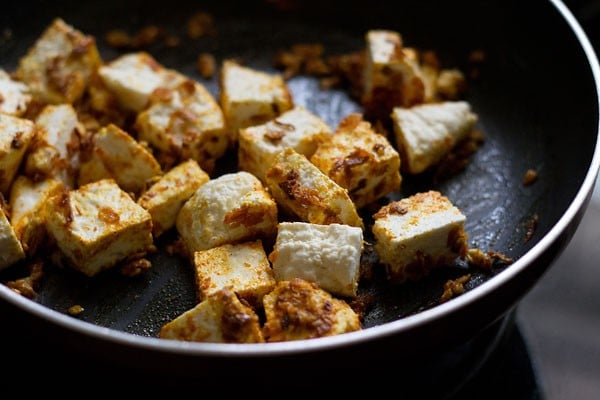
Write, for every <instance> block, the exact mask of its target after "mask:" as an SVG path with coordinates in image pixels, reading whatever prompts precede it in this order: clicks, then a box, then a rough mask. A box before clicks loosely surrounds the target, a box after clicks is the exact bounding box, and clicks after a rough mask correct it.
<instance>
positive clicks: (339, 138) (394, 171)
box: [310, 114, 402, 208]
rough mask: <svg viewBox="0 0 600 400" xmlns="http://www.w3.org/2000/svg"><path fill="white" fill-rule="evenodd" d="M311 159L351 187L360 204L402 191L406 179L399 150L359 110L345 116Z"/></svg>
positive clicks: (340, 181)
mask: <svg viewBox="0 0 600 400" xmlns="http://www.w3.org/2000/svg"><path fill="white" fill-rule="evenodd" d="M310 161H311V162H312V163H313V164H314V165H316V166H317V167H318V168H319V169H320V170H321V171H323V172H324V173H325V174H327V175H328V176H329V177H330V178H331V179H333V180H334V181H335V182H336V183H337V184H338V185H340V186H341V187H343V188H345V189H346V190H348V194H349V195H350V198H351V199H352V201H353V202H354V204H355V205H356V208H362V207H364V206H366V205H367V204H370V203H372V202H374V201H376V200H378V199H380V198H382V197H384V196H385V195H387V194H388V193H390V192H394V191H398V190H399V189H400V184H401V182H402V179H401V176H400V156H399V155H398V152H397V151H396V149H394V147H392V145H391V144H390V142H389V141H388V140H387V138H386V137H385V136H383V135H381V134H379V133H377V132H375V131H374V130H373V128H372V127H371V124H370V123H369V122H366V121H363V119H362V116H361V115H359V114H351V115H349V116H348V117H346V118H345V119H344V120H342V122H341V123H340V125H339V127H338V129H337V131H336V133H335V135H333V136H330V137H329V138H327V139H326V140H325V141H324V142H323V143H322V144H321V145H320V146H319V148H318V149H317V151H316V153H315V154H314V155H313V156H312V157H311V159H310Z"/></svg>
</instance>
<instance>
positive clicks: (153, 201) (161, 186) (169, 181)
mask: <svg viewBox="0 0 600 400" xmlns="http://www.w3.org/2000/svg"><path fill="white" fill-rule="evenodd" d="M209 180H210V177H209V176H208V174H207V173H206V172H205V171H203V170H202V168H200V166H199V165H198V163H197V162H196V161H194V160H188V161H184V162H183V163H181V164H179V165H176V166H175V167H173V168H172V169H170V170H169V171H168V172H167V173H166V174H164V175H163V176H161V177H160V179H159V180H158V181H156V182H155V183H154V184H153V185H152V186H151V187H150V188H149V189H148V190H147V191H145V192H144V193H143V194H142V195H141V196H140V198H139V199H138V201H137V202H138V204H139V205H140V206H142V207H144V208H145V209H146V210H148V212H149V213H150V215H152V233H153V234H154V237H158V236H160V235H161V234H163V233H164V232H165V231H167V230H169V229H171V228H172V227H173V226H175V220H176V219H177V214H178V213H179V210H181V207H183V204H184V203H185V202H186V201H187V200H188V199H189V198H190V197H192V195H193V194H194V193H195V192H196V190H197V189H198V188H199V187H200V186H201V185H203V184H205V183H206V182H208V181H209Z"/></svg>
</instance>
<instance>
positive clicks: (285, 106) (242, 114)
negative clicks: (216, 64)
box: [219, 60, 294, 144]
mask: <svg viewBox="0 0 600 400" xmlns="http://www.w3.org/2000/svg"><path fill="white" fill-rule="evenodd" d="M219 85H220V90H221V91H220V97H219V101H220V104H221V108H222V109H223V113H224V114H225V121H226V122H227V130H228V134H229V137H230V143H231V144H235V143H237V138H238V132H239V129H241V128H246V127H248V126H252V125H258V124H262V123H264V122H267V121H269V120H271V119H273V118H275V117H277V116H279V115H280V114H281V113H283V112H285V111H287V110H290V109H291V108H292V107H293V106H294V104H293V99H292V95H291V93H290V91H289V89H288V87H287V85H286V83H285V81H284V80H283V78H282V77H281V76H280V75H270V74H268V73H266V72H262V71H258V70H254V69H252V68H249V67H245V66H242V65H240V64H238V63H236V62H235V61H232V60H225V61H224V62H223V65H222V68H221V73H220V75H219Z"/></svg>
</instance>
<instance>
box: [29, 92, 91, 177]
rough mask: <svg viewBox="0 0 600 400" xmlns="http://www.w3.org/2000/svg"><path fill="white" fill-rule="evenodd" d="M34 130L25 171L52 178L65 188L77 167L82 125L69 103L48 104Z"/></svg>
mask: <svg viewBox="0 0 600 400" xmlns="http://www.w3.org/2000/svg"><path fill="white" fill-rule="evenodd" d="M35 123H36V127H37V133H36V136H35V138H34V140H33V142H32V144H31V146H30V150H29V154H28V156H27V160H26V162H25V173H26V174H27V175H28V176H30V177H32V178H35V179H36V180H37V179H39V178H56V179H58V180H60V181H61V182H63V183H64V184H65V185H66V186H67V187H68V188H72V187H74V185H75V179H76V176H77V171H78V170H79V145H80V142H81V140H80V139H81V136H82V135H83V133H84V128H83V126H82V125H81V123H80V122H79V120H78V119H77V113H76V111H75V109H74V108H73V107H72V106H71V105H70V104H61V105H48V106H46V107H44V109H43V110H42V112H41V113H40V114H39V115H38V117H37V118H36V121H35Z"/></svg>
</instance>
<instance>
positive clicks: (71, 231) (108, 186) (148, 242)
mask: <svg viewBox="0 0 600 400" xmlns="http://www.w3.org/2000/svg"><path fill="white" fill-rule="evenodd" d="M45 212H46V220H47V229H48V233H49V234H50V235H51V236H52V238H53V239H54V240H55V241H56V244H57V246H58V248H59V249H60V250H61V251H62V253H63V254H64V256H65V257H66V259H67V261H68V264H70V265H71V266H72V267H73V268H74V269H76V270H78V271H80V272H82V273H83V274H85V275H87V276H90V277H91V276H95V275H97V274H98V273H100V272H101V271H103V270H106V269H109V268H111V267H114V266H115V265H117V264H118V263H120V262H122V261H126V260H133V259H136V258H141V257H142V256H143V255H145V253H146V252H147V251H148V250H149V249H150V248H151V246H152V244H153V240H152V217H151V216H150V214H149V213H148V211H146V210H144V209H143V208H142V207H140V206H139V205H138V204H136V202H135V201H133V199H132V198H131V197H130V196H129V195H128V194H127V193H125V192H124V191H123V190H122V189H121V188H119V186H118V185H117V184H116V182H115V181H113V180H112V179H104V180H100V181H97V182H93V183H89V184H87V185H83V186H81V187H80V188H79V189H77V190H70V191H64V192H62V193H61V194H59V195H57V196H54V197H52V198H51V199H50V201H49V202H48V204H47V205H46V210H45Z"/></svg>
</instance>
